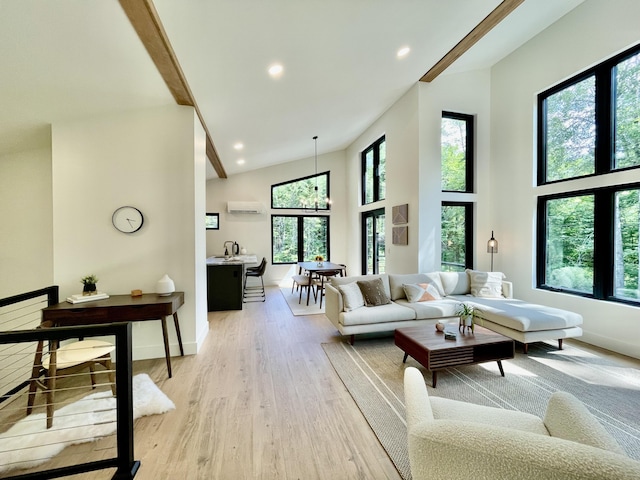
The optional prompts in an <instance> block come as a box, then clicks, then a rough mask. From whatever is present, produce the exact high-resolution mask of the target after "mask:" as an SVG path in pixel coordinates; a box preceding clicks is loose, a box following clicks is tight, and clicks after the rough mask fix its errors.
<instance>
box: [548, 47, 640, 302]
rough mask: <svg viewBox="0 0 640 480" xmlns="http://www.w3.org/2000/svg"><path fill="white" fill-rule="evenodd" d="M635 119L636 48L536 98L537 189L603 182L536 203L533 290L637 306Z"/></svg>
mask: <svg viewBox="0 0 640 480" xmlns="http://www.w3.org/2000/svg"><path fill="white" fill-rule="evenodd" d="M639 118H640V45H636V46H635V47H633V48H631V49H629V50H627V51H625V52H623V53H621V54H619V55H616V56H614V57H612V58H610V59H608V60H606V61H604V62H602V63H600V64H599V65H596V66H595V67H592V68H590V69H588V70H586V71H585V72H582V73H580V74H578V75H576V76H575V77H573V78H571V79H569V80H567V81H565V82H562V83H561V84H560V85H557V86H555V87H553V88H551V89H549V90H547V91H545V92H543V93H541V94H540V95H539V96H538V184H539V185H543V184H548V183H557V184H558V185H561V182H565V181H567V180H577V181H580V180H578V179H580V178H584V177H593V176H595V177H599V178H600V179H601V181H599V182H597V183H599V185H595V186H591V185H593V184H594V183H596V182H593V181H591V182H590V186H589V187H588V188H584V189H579V186H578V187H576V185H575V184H569V183H567V184H566V185H567V186H566V188H564V189H560V191H557V192H556V193H554V194H551V195H541V196H539V197H538V211H537V215H538V221H537V245H536V254H537V264H536V279H537V280H536V285H537V287H538V288H543V289H548V290H554V291H562V292H566V293H571V294H575V295H581V296H586V297H589V298H595V299H600V300H610V301H618V302H624V303H630V304H634V305H640V289H639V284H638V271H639V270H640V264H639V262H638V245H639V243H640V242H639V231H640V207H639V204H640V184H635V183H629V184H623V183H620V178H621V177H619V176H616V175H619V174H617V172H619V171H620V170H625V169H634V168H638V167H640V121H638V119H639ZM582 183H583V184H584V183H585V182H582ZM578 185H580V183H579V184H578ZM556 190H558V188H556Z"/></svg>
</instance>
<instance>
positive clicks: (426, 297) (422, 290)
mask: <svg viewBox="0 0 640 480" xmlns="http://www.w3.org/2000/svg"><path fill="white" fill-rule="evenodd" d="M402 288H403V289H404V294H405V296H406V297H407V300H408V301H409V302H412V303H413V302H430V301H433V300H440V298H442V297H440V293H438V289H437V288H436V287H435V286H433V285H432V284H430V283H410V284H406V283H405V284H404V285H403V286H402Z"/></svg>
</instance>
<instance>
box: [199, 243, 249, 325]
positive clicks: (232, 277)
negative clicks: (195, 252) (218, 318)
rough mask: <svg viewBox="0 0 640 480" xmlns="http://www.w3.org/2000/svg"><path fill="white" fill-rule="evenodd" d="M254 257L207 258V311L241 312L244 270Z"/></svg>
mask: <svg viewBox="0 0 640 480" xmlns="http://www.w3.org/2000/svg"><path fill="white" fill-rule="evenodd" d="M257 263H258V258H257V257H256V255H228V256H225V255H214V256H211V257H208V258H207V311H209V312H213V311H218V310H242V282H243V279H244V268H245V267H246V266H247V265H252V264H257Z"/></svg>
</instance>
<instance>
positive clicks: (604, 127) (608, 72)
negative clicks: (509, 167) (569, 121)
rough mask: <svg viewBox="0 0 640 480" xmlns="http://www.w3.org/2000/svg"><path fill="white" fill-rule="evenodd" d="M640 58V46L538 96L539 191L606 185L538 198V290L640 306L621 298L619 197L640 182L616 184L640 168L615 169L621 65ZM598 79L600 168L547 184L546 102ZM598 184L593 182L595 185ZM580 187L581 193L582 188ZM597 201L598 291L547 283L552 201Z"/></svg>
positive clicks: (595, 271)
mask: <svg viewBox="0 0 640 480" xmlns="http://www.w3.org/2000/svg"><path fill="white" fill-rule="evenodd" d="M639 54H640V44H637V45H635V46H633V47H631V48H629V49H627V50H625V51H624V52H622V53H620V54H617V55H614V56H613V57H611V58H609V59H607V60H605V61H603V62H601V63H600V64H598V65H596V66H594V67H591V68H589V69H587V70H585V71H583V72H580V73H578V74H577V75H575V76H574V77H572V78H570V79H568V80H566V81H563V82H561V83H560V84H558V85H556V86H554V87H552V88H549V89H547V90H545V91H544V92H542V93H540V94H539V95H538V101H537V106H538V112H537V128H538V132H537V149H538V152H537V167H538V172H537V183H538V187H541V186H545V185H549V184H561V183H563V182H576V181H578V182H580V181H581V179H586V178H590V177H601V178H602V184H603V185H596V186H594V187H589V188H583V189H580V184H578V185H576V184H575V183H567V184H566V188H564V189H563V190H562V191H556V192H554V193H552V194H548V195H538V197H537V212H536V217H537V221H536V227H537V231H536V247H535V249H536V252H535V253H536V267H535V268H536V272H535V275H536V287H537V288H539V289H542V290H549V291H554V292H562V293H566V294H571V295H576V296H581V297H586V298H592V299H596V300H603V301H610V302H616V303H624V304H629V305H633V306H640V299H638V300H633V299H629V298H620V297H616V296H615V285H614V282H615V275H614V269H615V267H616V265H615V262H616V258H615V238H614V237H615V221H616V218H615V195H616V193H617V192H621V191H625V190H636V189H640V183H638V182H627V183H614V182H615V181H616V178H615V177H614V175H617V174H618V173H619V172H622V171H627V170H636V169H639V168H640V165H631V166H626V167H617V168H616V166H615V147H616V146H615V135H616V131H615V129H616V125H615V114H616V112H615V95H616V85H615V74H616V66H617V65H618V64H620V63H622V62H624V61H625V60H627V59H629V58H631V57H634V56H636V55H639ZM591 76H593V77H595V164H594V173H592V174H588V175H580V176H575V177H571V178H563V179H559V180H552V181H547V180H546V177H547V171H546V168H547V165H546V151H545V149H546V131H545V129H546V122H545V120H546V111H545V107H546V105H545V100H546V99H547V98H548V97H549V96H551V95H553V94H555V93H557V92H560V91H562V90H563V89H566V88H568V87H570V86H572V85H574V84H576V83H578V82H581V81H583V80H585V79H586V78H589V77H591ZM591 183H593V182H591ZM576 187H577V188H576ZM585 195H591V196H593V201H594V220H593V252H594V253H593V291H592V293H586V292H582V291H576V290H572V289H568V288H561V287H557V286H551V285H547V284H546V274H547V272H546V255H547V251H546V248H547V230H546V229H547V221H546V220H547V202H548V201H549V200H555V199H560V198H571V197H577V196H585Z"/></svg>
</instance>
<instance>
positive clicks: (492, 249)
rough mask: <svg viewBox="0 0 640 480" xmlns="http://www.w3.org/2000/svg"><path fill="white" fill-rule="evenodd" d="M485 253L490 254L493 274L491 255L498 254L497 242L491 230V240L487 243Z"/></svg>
mask: <svg viewBox="0 0 640 480" xmlns="http://www.w3.org/2000/svg"><path fill="white" fill-rule="evenodd" d="M487 253H490V254H491V271H492V272H493V254H494V253H498V241H497V240H496V239H495V238H494V236H493V230H491V238H490V239H489V241H488V242H487Z"/></svg>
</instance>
